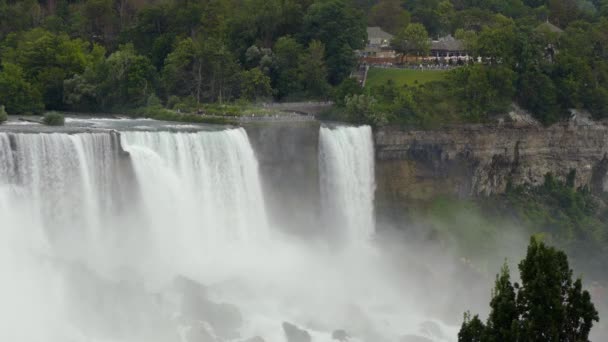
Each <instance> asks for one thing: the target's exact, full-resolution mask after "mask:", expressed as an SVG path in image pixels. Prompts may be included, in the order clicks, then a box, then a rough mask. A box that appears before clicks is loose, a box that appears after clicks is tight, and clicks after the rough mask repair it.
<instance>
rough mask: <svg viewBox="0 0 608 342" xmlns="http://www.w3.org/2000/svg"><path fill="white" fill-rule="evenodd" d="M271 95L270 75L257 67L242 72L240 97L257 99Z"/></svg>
mask: <svg viewBox="0 0 608 342" xmlns="http://www.w3.org/2000/svg"><path fill="white" fill-rule="evenodd" d="M271 96H272V87H271V85H270V77H268V76H266V75H265V74H264V73H263V72H262V71H261V70H260V69H259V68H253V69H251V70H247V71H244V72H243V75H242V77H241V97H242V98H244V99H247V100H257V99H261V98H268V97H271Z"/></svg>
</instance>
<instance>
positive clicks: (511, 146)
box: [375, 122, 608, 205]
mask: <svg viewBox="0 0 608 342" xmlns="http://www.w3.org/2000/svg"><path fill="white" fill-rule="evenodd" d="M375 144H376V160H377V164H376V179H377V193H376V197H377V201H378V202H379V204H380V205H383V203H384V204H387V203H401V204H402V205H407V203H412V202H414V201H426V200H430V199H432V198H435V197H437V196H440V195H457V196H460V197H465V196H475V195H489V194H493V193H501V192H503V191H505V189H506V187H507V184H508V183H509V182H511V183H512V184H513V185H519V184H540V183H542V182H543V180H544V176H545V175H546V174H547V173H552V174H553V175H555V176H556V177H559V178H565V177H566V176H567V175H568V173H570V172H571V170H576V179H575V183H576V186H589V188H590V189H591V190H592V191H595V192H604V191H606V190H608V178H607V171H608V157H607V152H608V126H606V125H604V124H599V123H575V122H570V123H563V124H557V125H553V126H551V127H548V128H544V127H539V126H536V125H525V126H516V125H506V124H501V125H499V124H492V125H490V124H488V125H462V126H452V127H445V128H441V129H435V130H416V129H400V128H395V127H386V128H381V129H378V130H377V131H376V132H375Z"/></svg>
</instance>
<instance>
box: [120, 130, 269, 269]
mask: <svg viewBox="0 0 608 342" xmlns="http://www.w3.org/2000/svg"><path fill="white" fill-rule="evenodd" d="M122 137H123V147H124V149H125V150H126V151H128V152H129V153H130V155H131V160H132V163H133V167H134V169H135V174H136V178H137V181H138V183H139V185H140V186H139V188H140V189H141V197H142V198H141V200H142V206H143V213H145V217H144V218H145V219H146V220H147V221H148V224H149V226H150V227H151V228H152V229H154V230H155V231H154V232H152V234H153V235H154V236H155V237H156V239H157V241H156V242H155V243H157V244H161V245H162V246H165V247H166V248H168V249H169V250H167V251H166V252H167V253H176V252H177V253H179V254H181V258H187V257H196V258H200V257H201V255H204V254H206V251H208V250H209V249H212V248H226V247H227V246H229V244H230V243H232V242H245V243H253V242H254V241H260V240H265V239H267V238H268V235H269V232H268V224H267V218H266V211H265V205H264V197H263V195H262V189H261V184H260V177H259V174H258V164H257V160H256V158H255V155H254V152H253V150H252V148H251V146H250V144H249V140H248V138H247V134H246V133H245V131H244V130H243V129H230V130H223V131H215V132H196V133H184V132H181V133H170V132H124V133H123V134H122ZM169 227H170V228H171V229H168V228H169ZM170 241H172V242H173V243H174V244H173V245H171V244H169V243H168V242H170ZM227 244H228V245H227ZM180 246H181V247H180ZM176 247H177V248H176ZM188 248H191V249H188ZM184 253H186V254H187V253H190V255H184Z"/></svg>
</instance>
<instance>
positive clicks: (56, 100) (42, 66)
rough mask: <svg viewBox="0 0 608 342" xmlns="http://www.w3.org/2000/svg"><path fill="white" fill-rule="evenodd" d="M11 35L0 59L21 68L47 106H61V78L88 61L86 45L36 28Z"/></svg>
mask: <svg viewBox="0 0 608 342" xmlns="http://www.w3.org/2000/svg"><path fill="white" fill-rule="evenodd" d="M15 38H16V40H15V41H14V43H9V46H8V48H7V49H5V50H4V52H3V54H2V57H3V59H4V60H6V61H9V62H10V63H13V64H17V65H19V66H20V67H21V68H22V70H23V72H24V77H25V79H26V80H27V81H28V82H29V83H30V84H31V85H32V86H34V87H36V88H37V90H38V92H39V93H40V94H42V96H43V101H44V103H45V105H46V107H47V108H50V109H56V108H62V107H63V81H64V80H65V79H68V78H71V77H72V76H74V75H76V74H78V73H82V72H83V71H84V70H85V68H86V66H87V65H88V63H89V62H90V58H89V53H90V50H89V49H90V45H89V44H88V43H85V42H83V41H82V40H80V39H70V38H69V37H68V36H67V35H66V34H59V35H56V34H53V33H51V32H48V31H46V30H43V29H40V28H37V29H34V30H31V31H27V32H24V33H22V34H20V35H18V36H17V37H15Z"/></svg>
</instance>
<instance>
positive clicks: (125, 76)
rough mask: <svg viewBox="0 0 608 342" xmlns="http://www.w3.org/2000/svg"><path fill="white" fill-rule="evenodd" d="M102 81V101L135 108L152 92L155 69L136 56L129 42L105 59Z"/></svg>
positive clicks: (144, 59) (149, 63)
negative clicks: (104, 98)
mask: <svg viewBox="0 0 608 342" xmlns="http://www.w3.org/2000/svg"><path fill="white" fill-rule="evenodd" d="M105 68H106V75H105V76H106V78H105V80H104V81H103V83H102V87H103V94H104V96H105V97H106V98H107V100H105V102H109V103H112V104H114V106H116V107H138V106H142V105H144V104H145V103H146V100H147V99H148V96H150V95H151V94H153V93H154V82H155V77H156V75H155V70H154V67H153V66H152V63H151V62H150V60H149V59H148V58H147V57H144V56H142V55H138V54H137V53H136V52H135V49H134V48H133V45H132V44H127V45H123V46H121V47H120V48H119V50H118V51H116V52H114V53H113V54H111V55H110V56H109V57H108V58H107V60H106V62H105Z"/></svg>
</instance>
